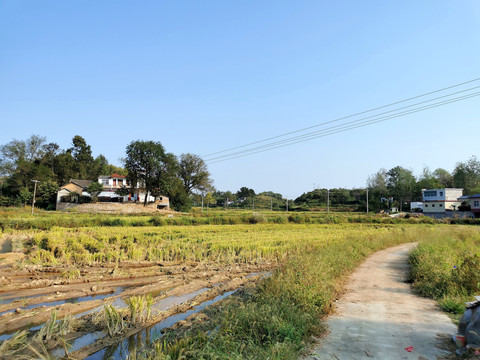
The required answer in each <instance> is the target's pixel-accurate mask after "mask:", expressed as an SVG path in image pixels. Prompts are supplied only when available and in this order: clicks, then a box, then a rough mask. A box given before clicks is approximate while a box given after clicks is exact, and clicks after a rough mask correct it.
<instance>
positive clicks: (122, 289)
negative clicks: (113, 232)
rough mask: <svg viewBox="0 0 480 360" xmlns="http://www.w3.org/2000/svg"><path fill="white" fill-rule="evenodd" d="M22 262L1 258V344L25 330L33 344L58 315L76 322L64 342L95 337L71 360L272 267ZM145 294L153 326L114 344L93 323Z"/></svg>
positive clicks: (17, 256) (18, 257)
mask: <svg viewBox="0 0 480 360" xmlns="http://www.w3.org/2000/svg"><path fill="white" fill-rule="evenodd" d="M2 259H3V260H2ZM23 259H24V255H23V254H15V253H4V254H0V340H6V339H9V338H10V337H11V336H12V334H13V333H14V332H16V331H18V330H23V329H30V332H29V338H30V339H31V338H33V337H34V336H35V331H37V330H38V328H39V325H42V324H44V323H45V322H47V321H48V320H49V319H50V317H51V315H52V313H53V312H54V311H55V312H56V313H57V317H58V318H63V317H66V316H68V315H72V316H74V317H75V318H76V320H75V325H74V327H73V329H72V331H71V332H70V333H69V334H68V335H67V336H65V339H67V340H69V341H74V340H75V339H80V338H82V337H85V336H86V335H88V334H90V333H95V334H96V337H97V338H95V339H94V342H93V343H91V344H87V345H85V346H83V347H82V348H81V349H77V350H75V352H74V353H72V354H70V358H77V359H82V358H84V357H86V356H88V355H91V354H93V353H95V352H98V351H99V350H101V349H103V348H105V347H107V346H111V345H112V344H114V343H115V342H118V341H119V340H121V339H123V338H126V337H128V336H132V334H135V333H138V332H139V331H141V330H142V329H144V328H145V327H148V326H152V325H153V324H155V323H158V322H160V321H162V320H163V319H165V318H168V317H169V316H171V315H173V314H177V313H182V312H185V311H187V310H189V309H192V308H193V307H194V306H195V305H197V304H198V303H201V302H204V301H206V300H210V299H213V298H215V297H218V296H219V295H221V294H222V293H224V292H227V291H231V290H235V289H237V288H238V287H240V286H242V285H244V284H246V283H249V282H253V281H256V280H257V279H258V278H259V275H254V276H252V274H262V273H265V272H266V271H269V270H271V269H272V267H273V265H272V264H268V263H265V264H233V265H229V264H217V263H210V264H207V263H197V262H192V261H188V262H184V263H179V262H170V263H168V262H162V263H160V262H123V263H118V264H115V263H112V264H98V265H94V266H86V267H75V268H69V267H62V266H39V265H25V264H24V263H22V262H21V260H23ZM22 264H23V265H22ZM146 294H150V295H151V296H152V297H153V298H154V303H155V304H154V306H153V310H152V314H153V317H152V318H151V319H150V320H149V322H148V323H144V324H142V325H141V326H138V327H132V328H129V329H128V331H126V332H125V334H123V333H122V335H121V336H116V337H115V338H114V339H112V338H110V337H109V336H106V335H105V334H106V331H105V329H104V328H103V327H102V325H100V324H99V323H98V321H97V320H98V319H96V318H95V317H96V314H98V313H99V311H100V310H101V309H102V308H103V305H104V304H107V303H112V304H113V305H114V306H116V307H126V302H125V300H126V299H128V298H129V297H130V296H132V295H146ZM97 317H98V316H97ZM87 337H88V336H87ZM92 338H93V337H92ZM53 340H55V339H53ZM50 343H51V344H50ZM50 343H48V342H45V344H47V347H48V346H49V344H50V345H51V346H53V345H52V344H54V343H55V341H53V342H52V341H51V342H50ZM27 354H28V351H27Z"/></svg>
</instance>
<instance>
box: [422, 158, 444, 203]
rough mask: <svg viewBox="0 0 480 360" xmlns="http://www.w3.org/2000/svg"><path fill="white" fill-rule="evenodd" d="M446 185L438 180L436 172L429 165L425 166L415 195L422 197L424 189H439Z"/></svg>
mask: <svg viewBox="0 0 480 360" xmlns="http://www.w3.org/2000/svg"><path fill="white" fill-rule="evenodd" d="M441 187H444V186H442V184H441V183H440V181H438V179H437V177H436V176H435V174H434V173H432V172H431V171H430V169H429V168H428V166H424V168H423V170H422V174H421V175H420V176H419V178H418V181H417V186H416V190H415V196H416V197H418V198H420V197H421V195H422V189H438V188H441Z"/></svg>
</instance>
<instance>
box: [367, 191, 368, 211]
mask: <svg viewBox="0 0 480 360" xmlns="http://www.w3.org/2000/svg"><path fill="white" fill-rule="evenodd" d="M367 214H368V188H367Z"/></svg>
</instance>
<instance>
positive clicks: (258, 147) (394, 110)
mask: <svg viewBox="0 0 480 360" xmlns="http://www.w3.org/2000/svg"><path fill="white" fill-rule="evenodd" d="M478 88H480V86H476V87H473V88H469V89H466V90H462V91H458V92H455V93H451V94H447V95H443V96H439V97H437V98H433V99H429V100H425V101H421V102H418V103H415V104H411V105H407V106H403V107H400V108H397V109H393V110H389V111H386V112H383V113H379V114H375V115H371V116H367V117H364V118H361V119H357V120H352V121H349V122H346V123H344V124H340V125H335V126H333V127H329V128H326V129H322V130H316V131H314V132H310V133H307V134H303V135H297V136H294V137H290V138H287V139H284V140H279V141H276V142H272V143H268V144H264V145H260V146H256V147H253V148H250V149H245V150H241V151H238V152H234V153H229V154H226V155H220V156H217V157H214V158H211V159H208V160H206V161H208V162H212V161H215V160H219V159H221V158H224V157H231V156H233V155H237V154H241V153H243V152H250V151H254V150H258V149H261V148H264V147H271V146H273V145H277V144H281V143H284V142H291V141H293V140H295V139H301V138H304V137H310V136H311V135H312V134H316V133H319V132H323V131H325V130H327V129H332V128H335V127H337V126H345V125H347V124H352V123H356V122H360V121H362V120H366V119H369V118H375V117H378V116H380V115H384V114H388V113H392V112H397V111H399V110H403V109H407V108H410V107H413V106H417V105H420V104H424V103H428V102H432V101H435V100H439V99H442V98H445V97H450V96H453V95H457V94H460V93H464V92H466V91H471V90H474V89H478Z"/></svg>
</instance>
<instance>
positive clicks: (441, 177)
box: [295, 156, 480, 211]
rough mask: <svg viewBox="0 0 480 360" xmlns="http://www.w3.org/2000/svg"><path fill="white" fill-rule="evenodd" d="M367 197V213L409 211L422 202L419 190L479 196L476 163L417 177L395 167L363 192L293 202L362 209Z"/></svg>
mask: <svg viewBox="0 0 480 360" xmlns="http://www.w3.org/2000/svg"><path fill="white" fill-rule="evenodd" d="M367 188H368V191H369V194H368V199H369V203H368V205H369V210H370V211H379V210H387V209H391V208H392V207H396V208H397V209H399V210H400V211H402V210H410V208H409V206H410V202H411V201H421V200H422V189H438V188H462V189H464V191H463V193H464V195H473V194H478V193H480V161H478V159H477V158H476V157H475V156H472V157H471V158H470V159H468V160H467V161H465V162H459V163H457V165H456V167H455V169H454V170H453V172H451V173H450V172H449V171H447V170H445V169H442V168H439V169H436V170H434V171H431V170H430V169H429V168H428V167H425V168H424V169H423V171H422V173H421V174H420V175H419V176H418V177H417V176H415V175H414V174H413V172H412V171H411V170H409V169H406V168H403V167H401V166H396V167H394V168H392V169H390V170H386V169H380V170H379V171H377V172H376V173H375V174H372V175H371V176H369V177H368V179H367V184H366V188H365V189H330V190H329V191H327V189H315V190H313V191H310V192H307V193H304V194H302V195H301V196H300V197H298V198H297V199H295V205H297V206H298V207H299V208H301V209H311V208H316V207H319V208H326V206H327V198H328V197H329V198H330V206H331V207H339V208H351V209H352V210H362V211H364V210H366V205H367V204H366V199H367V194H366V191H367V190H366V189H367Z"/></svg>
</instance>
